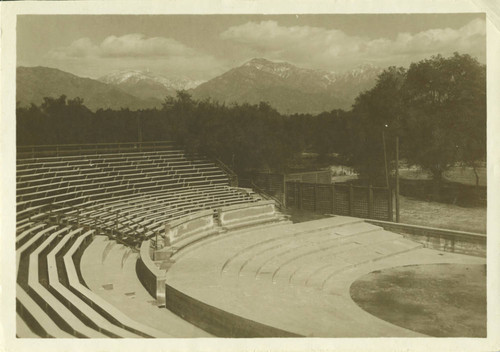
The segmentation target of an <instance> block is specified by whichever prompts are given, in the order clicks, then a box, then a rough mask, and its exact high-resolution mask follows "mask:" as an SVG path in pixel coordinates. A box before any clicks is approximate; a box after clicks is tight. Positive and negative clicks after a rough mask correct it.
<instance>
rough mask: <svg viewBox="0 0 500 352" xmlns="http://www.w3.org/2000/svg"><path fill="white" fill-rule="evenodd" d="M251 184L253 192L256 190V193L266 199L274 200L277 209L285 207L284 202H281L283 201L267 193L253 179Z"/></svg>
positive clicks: (282, 209)
mask: <svg viewBox="0 0 500 352" xmlns="http://www.w3.org/2000/svg"><path fill="white" fill-rule="evenodd" d="M251 184H252V188H253V190H254V191H255V192H257V193H258V194H260V195H261V196H262V197H263V198H265V199H267V200H274V202H275V203H276V206H277V208H278V210H280V211H284V210H285V209H286V206H285V204H283V202H282V201H281V200H280V199H279V198H278V197H275V196H273V195H271V194H269V193H267V192H266V191H265V190H264V189H262V188H260V187H259V186H258V185H256V184H255V183H254V182H253V181H251Z"/></svg>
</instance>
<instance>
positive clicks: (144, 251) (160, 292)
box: [136, 240, 166, 305]
mask: <svg viewBox="0 0 500 352" xmlns="http://www.w3.org/2000/svg"><path fill="white" fill-rule="evenodd" d="M136 271H137V277H138V278H139V280H140V281H141V283H142V285H143V286H144V287H145V288H146V290H147V291H148V292H149V294H150V295H151V296H153V297H154V298H156V301H157V303H158V304H160V305H163V304H165V276H166V273H165V271H163V270H160V269H159V268H158V267H157V266H156V264H155V263H154V262H153V260H152V259H151V253H150V242H149V240H148V241H144V242H142V244H141V250H140V256H139V259H138V260H137V263H136Z"/></svg>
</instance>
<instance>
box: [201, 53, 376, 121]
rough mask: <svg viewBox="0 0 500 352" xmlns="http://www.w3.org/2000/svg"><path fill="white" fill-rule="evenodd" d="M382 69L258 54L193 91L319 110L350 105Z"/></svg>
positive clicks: (225, 99)
mask: <svg viewBox="0 0 500 352" xmlns="http://www.w3.org/2000/svg"><path fill="white" fill-rule="evenodd" d="M381 72H382V69H381V68H378V67H375V66H372V65H365V66H362V67H359V68H357V69H354V70H352V71H348V72H346V73H342V74H338V73H334V72H329V71H322V70H315V69H306V68H300V67H297V66H294V65H292V64H290V63H287V62H272V61H269V60H266V59H262V58H256V59H252V60H250V61H248V62H247V63H245V64H243V65H242V66H239V67H236V68H233V69H231V70H229V71H227V72H226V73H224V74H222V75H220V76H218V77H215V78H214V79H211V80H210V81H207V82H205V83H202V84H200V85H199V86H197V87H196V88H195V89H193V90H192V95H193V97H194V98H198V99H203V98H208V97H210V98H212V99H214V100H218V101H223V102H226V103H232V102H235V103H244V102H247V103H251V104H256V103H259V102H260V101H267V102H269V103H270V104H271V106H273V107H275V108H276V109H277V110H278V111H280V112H282V113H287V114H288V113H312V114H315V113H320V112H322V111H330V110H333V109H349V108H350V107H351V105H352V103H353V102H354V99H355V98H356V96H357V95H358V94H359V93H360V92H362V91H364V90H367V89H370V88H372V87H373V86H374V85H375V81H376V78H377V76H378V75H379V74H380V73H381Z"/></svg>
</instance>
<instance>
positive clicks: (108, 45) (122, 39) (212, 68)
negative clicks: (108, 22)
mask: <svg viewBox="0 0 500 352" xmlns="http://www.w3.org/2000/svg"><path fill="white" fill-rule="evenodd" d="M44 61H45V62H46V63H51V64H56V65H57V66H58V67H64V68H66V67H79V68H81V69H80V70H79V72H82V73H85V74H86V75H87V76H90V77H97V76H99V75H100V74H103V72H104V73H105V72H106V71H112V70H115V69H117V68H120V69H136V68H148V69H152V70H155V71H156V72H159V73H164V74H167V73H170V74H174V75H189V76H196V77H205V76H207V75H208V76H211V75H214V74H218V73H220V72H221V70H222V67H223V66H224V64H225V63H224V62H223V60H221V59H216V58H215V57H213V56H212V55H208V54H205V53H203V52H199V51H198V50H196V49H193V48H191V47H188V46H186V45H185V44H183V43H181V42H179V41H177V40H175V39H172V38H166V37H146V36H144V35H143V34H139V33H131V34H126V35H123V36H114V35H111V36H108V37H106V38H104V39H103V40H102V41H101V42H99V43H94V42H93V41H92V40H91V39H89V38H80V39H77V40H75V41H73V42H72V43H71V44H69V45H67V46H64V47H59V48H57V49H53V50H51V51H49V52H48V53H47V54H46V55H45V57H44ZM86 67H87V69H85V68H86Z"/></svg>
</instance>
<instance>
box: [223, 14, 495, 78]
mask: <svg viewBox="0 0 500 352" xmlns="http://www.w3.org/2000/svg"><path fill="white" fill-rule="evenodd" d="M485 35H486V27H485V22H484V20H481V19H476V20H473V21H471V22H470V23H468V24H466V25H464V26H463V27H461V28H459V29H451V28H438V29H429V30H426V31H423V32H419V33H413V34H412V33H399V34H398V35H397V36H396V37H395V39H388V38H376V39H373V38H368V37H361V36H352V35H348V34H346V33H344V32H343V31H340V30H336V29H326V28H320V27H311V26H291V27H286V26H280V25H279V24H278V23H277V22H276V21H262V22H247V23H245V24H243V25H239V26H233V27H230V28H228V29H227V30H226V31H224V32H222V33H221V38H222V39H225V40H229V41H232V42H235V43H238V44H240V45H243V46H245V47H247V48H251V49H253V50H254V52H255V54H256V55H264V56H265V57H268V58H272V59H278V60H286V61H291V62H294V63H297V64H305V65H309V66H321V67H331V68H335V67H338V66H352V65H353V64H356V63H361V62H366V61H374V62H378V63H380V64H389V65H394V64H406V63H408V62H410V61H412V60H416V59H421V58H423V57H428V56H430V55H434V54H443V55H447V54H451V53H453V52H454V51H459V52H461V53H470V54H471V55H473V56H476V57H478V58H479V59H480V60H484V56H485Z"/></svg>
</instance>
